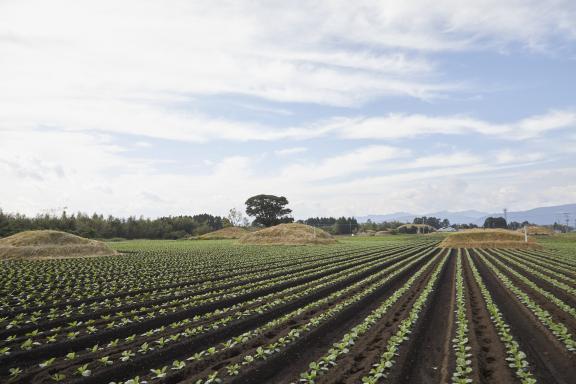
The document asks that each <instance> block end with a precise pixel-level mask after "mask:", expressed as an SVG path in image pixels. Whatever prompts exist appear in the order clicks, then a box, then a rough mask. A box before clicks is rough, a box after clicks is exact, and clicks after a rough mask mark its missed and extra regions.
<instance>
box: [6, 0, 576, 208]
mask: <svg viewBox="0 0 576 384" xmlns="http://www.w3.org/2000/svg"><path fill="white" fill-rule="evenodd" d="M0 180H1V182H0V208H1V209H3V210H4V211H5V212H20V213H24V214H27V215H35V214H38V213H55V212H59V211H61V210H62V209H63V208H64V207H66V210H67V211H68V212H77V211H82V212H87V213H93V212H98V213H103V214H113V215H116V216H124V217H125V216H129V215H136V216H140V215H144V216H147V217H158V216H164V215H181V214H182V215H184V214H197V213H203V212H208V213H212V214H218V215H224V214H226V213H227V212H228V210H229V209H230V208H238V209H242V208H243V206H244V201H245V200H246V199H247V198H248V197H250V196H252V195H255V194H260V193H265V194H275V195H283V196H286V197H287V198H288V200H289V201H290V208H292V209H293V212H294V216H295V217H296V218H306V217H309V216H342V215H346V216H351V215H358V216H359V215H366V214H385V213H392V212H398V211H407V212H414V213H427V212H434V211H441V210H450V211H459V210H469V209H475V210H481V211H487V212H499V211H501V210H502V208H504V207H506V208H508V209H509V210H523V209H530V208H534V207H538V206H549V205H555V204H567V203H574V202H576V1H574V0H476V1H473V2H471V1H459V0H433V1H432V0H389V1H377V0H356V1H347V0H325V1H320V0H318V1H298V0H295V1H275V0H269V1H264V0H261V1H251V0H231V1H226V0H221V1H213V0H206V1H203V0H185V1H184V0H182V1H181V0H169V1H165V0H121V1H119V0H113V1H110V0H99V1H84V0H70V1H66V0H52V1H41V0H0Z"/></svg>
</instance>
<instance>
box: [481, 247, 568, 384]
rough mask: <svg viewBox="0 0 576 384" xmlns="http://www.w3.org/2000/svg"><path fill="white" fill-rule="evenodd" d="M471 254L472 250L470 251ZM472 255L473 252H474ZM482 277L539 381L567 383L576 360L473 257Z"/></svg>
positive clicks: (485, 267)
mask: <svg viewBox="0 0 576 384" xmlns="http://www.w3.org/2000/svg"><path fill="white" fill-rule="evenodd" d="M472 253H473V252H472ZM474 256H475V255H474ZM474 263H475V264H476V266H477V268H478V271H479V272H480V275H481V276H482V279H483V280H484V282H485V284H486V287H487V288H488V290H489V291H490V294H491V295H492V297H493V299H494V301H495V303H496V305H498V308H500V311H501V312H502V315H503V316H504V319H505V320H506V322H507V323H508V324H509V325H510V329H511V332H512V334H513V335H514V338H515V339H516V340H517V341H518V343H519V344H520V348H521V349H522V350H523V351H524V352H525V353H526V355H527V360H528V362H529V363H530V366H531V367H532V369H531V370H532V372H533V374H534V376H535V377H536V379H537V380H538V382H541V383H546V384H570V383H573V382H574V377H575V374H576V369H575V367H576V359H575V357H574V355H573V354H571V353H570V352H568V351H567V350H566V348H565V347H564V346H563V345H562V344H560V343H559V342H558V340H557V339H556V338H555V337H554V335H553V334H552V333H551V332H549V331H548V330H547V329H546V328H544V326H543V325H542V324H541V323H540V321H539V320H538V319H537V318H536V317H535V316H534V315H533V314H532V313H531V312H530V311H529V310H528V309H527V308H526V307H525V306H524V305H523V304H522V303H521V302H520V301H519V300H518V299H517V298H516V297H515V296H514V295H513V294H512V293H511V292H510V291H508V290H507V289H506V288H505V287H504V285H503V284H502V283H501V282H500V281H499V280H498V278H497V277H496V276H495V275H494V274H493V273H492V272H491V271H490V270H489V268H488V267H487V266H486V265H485V264H484V263H483V262H482V261H481V260H480V258H478V257H477V256H475V257H474Z"/></svg>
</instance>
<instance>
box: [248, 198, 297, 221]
mask: <svg viewBox="0 0 576 384" xmlns="http://www.w3.org/2000/svg"><path fill="white" fill-rule="evenodd" d="M287 205H288V200H287V199H286V198H285V197H284V196H274V195H256V196H252V197H251V198H249V199H248V200H246V214H248V216H253V217H255V219H254V223H253V224H254V225H263V226H265V227H271V226H273V225H277V224H281V223H291V222H292V221H294V219H293V218H292V217H290V216H288V215H289V214H290V213H292V210H291V209H290V208H286V206H287Z"/></svg>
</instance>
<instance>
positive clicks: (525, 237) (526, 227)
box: [524, 225, 528, 243]
mask: <svg viewBox="0 0 576 384" xmlns="http://www.w3.org/2000/svg"><path fill="white" fill-rule="evenodd" d="M524 242H525V243H527V242H528V226H527V225H525V226H524Z"/></svg>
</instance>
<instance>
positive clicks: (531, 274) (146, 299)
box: [0, 236, 576, 384]
mask: <svg viewBox="0 0 576 384" xmlns="http://www.w3.org/2000/svg"><path fill="white" fill-rule="evenodd" d="M441 240H442V238H441V237H433V236H389V237H383V238H377V239H374V238H372V239H350V240H342V239H340V242H339V243H338V244H335V245H330V246H273V247H271V246H255V245H252V246H250V245H236V244H234V243H233V242H232V241H228V240H220V241H212V240H206V241H129V242H118V243H111V246H113V247H114V248H115V249H117V250H118V251H120V252H122V253H121V255H120V256H110V257H92V258H89V259H58V260H45V261H2V262H1V264H0V271H1V274H0V291H1V294H0V382H1V383H55V382H65V383H85V384H88V383H112V382H114V383H117V384H118V383H145V382H147V383H180V382H186V383H202V384H208V383H325V384H329V383H526V384H529V383H546V384H550V383H563V384H564V383H565V384H568V383H573V382H574V377H575V375H576V238H571V237H563V238H562V237H560V240H546V241H544V242H543V245H544V249H543V250H512V249H497V250H496V249H450V248H439V247H437V246H438V244H439V243H440V241H441Z"/></svg>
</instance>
